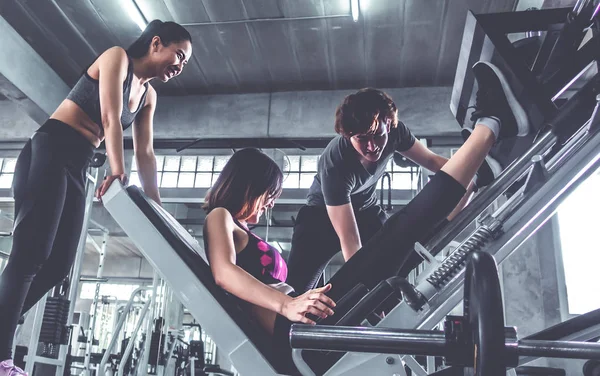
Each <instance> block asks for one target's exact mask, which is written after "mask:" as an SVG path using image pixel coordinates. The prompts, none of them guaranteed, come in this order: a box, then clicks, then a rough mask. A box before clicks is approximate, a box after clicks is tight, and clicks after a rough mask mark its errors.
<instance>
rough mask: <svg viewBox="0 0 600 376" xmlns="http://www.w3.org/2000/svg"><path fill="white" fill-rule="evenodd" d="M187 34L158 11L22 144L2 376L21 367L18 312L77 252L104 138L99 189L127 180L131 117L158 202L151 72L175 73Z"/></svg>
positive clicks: (1, 287) (1, 341)
mask: <svg viewBox="0 0 600 376" xmlns="http://www.w3.org/2000/svg"><path fill="white" fill-rule="evenodd" d="M191 41H192V38H191V36H190V34H189V33H188V32H187V31H186V30H185V28H183V27H182V26H181V25H179V24H176V23H174V22H161V21H159V20H155V21H152V22H151V23H150V24H149V25H148V26H147V28H146V29H145V30H144V32H143V33H142V35H141V36H140V37H139V38H138V40H137V41H136V42H134V43H133V44H132V45H131V46H130V47H129V49H127V51H125V50H124V49H122V48H120V47H113V48H110V49H108V50H106V51H105V52H104V53H103V54H101V55H100V56H99V57H98V58H97V59H96V60H95V61H94V62H93V63H92V64H91V65H90V66H89V67H88V69H87V70H86V72H85V74H84V75H83V76H82V77H81V78H80V80H79V81H78V82H77V84H76V85H75V87H73V89H72V90H71V92H70V93H69V95H68V97H67V99H65V100H64V101H63V102H62V103H61V104H60V105H59V107H58V108H57V109H56V111H55V112H54V113H53V114H52V115H51V117H50V119H49V120H48V121H46V123H44V125H42V126H41V127H40V128H39V129H38V130H37V131H36V132H35V133H34V135H33V136H32V137H31V139H30V140H29V141H28V142H27V143H26V144H25V147H24V148H23V150H22V151H21V154H20V155H19V158H18V160H17V165H16V168H15V175H14V182H13V191H14V198H15V213H14V216H15V223H14V230H13V245H12V252H11V255H10V259H9V262H8V264H7V266H6V268H5V269H4V272H3V273H2V276H0V376H5V375H11V376H18V375H25V372H23V370H21V369H19V368H18V367H16V366H14V364H13V362H12V360H11V359H10V358H11V350H12V343H13V336H14V333H15V329H16V326H17V322H18V319H19V317H20V316H21V314H22V313H25V312H27V311H28V310H29V309H30V308H31V307H33V306H34V305H35V304H36V303H37V301H38V300H39V299H40V298H42V296H44V295H45V294H46V292H47V291H48V290H50V289H51V288H52V287H54V286H55V285H56V284H57V283H59V282H60V281H61V280H62V279H64V278H65V276H66V275H67V274H68V272H69V270H70V268H71V265H72V263H73V260H74V259H75V254H76V252H77V244H78V241H79V236H80V233H81V227H82V225H83V215H84V211H85V176H86V170H87V168H88V165H89V162H90V159H91V157H92V156H93V154H94V149H95V148H97V147H98V146H99V145H100V143H101V142H102V141H103V140H105V141H106V151H107V154H108V159H109V163H110V170H111V175H109V176H107V177H106V178H105V180H104V182H103V183H102V185H101V186H100V188H99V189H98V192H97V196H98V197H99V198H100V197H101V196H102V195H103V194H104V193H105V191H106V189H107V188H108V187H109V186H110V184H111V183H112V182H113V181H114V180H116V179H118V180H121V181H122V182H123V183H125V182H126V180H127V178H126V175H125V163H124V160H123V130H124V129H126V128H127V127H129V126H130V125H132V124H134V129H133V130H134V132H133V134H134V145H135V156H136V160H137V165H138V169H139V175H140V180H141V183H142V187H143V189H144V191H145V192H146V194H147V195H148V196H149V197H151V198H152V199H154V200H155V201H157V202H158V203H160V197H159V194H158V186H157V181H156V180H157V179H156V176H157V175H156V161H155V158H154V150H153V147H152V118H153V116H154V109H155V107H156V92H155V91H154V89H153V88H152V86H150V85H149V81H151V80H152V79H155V78H156V79H159V80H161V81H163V82H167V81H168V80H170V79H171V78H174V77H176V76H177V75H179V73H181V71H182V69H183V67H184V66H185V64H186V63H187V61H188V59H189V58H190V56H191V54H192V44H191Z"/></svg>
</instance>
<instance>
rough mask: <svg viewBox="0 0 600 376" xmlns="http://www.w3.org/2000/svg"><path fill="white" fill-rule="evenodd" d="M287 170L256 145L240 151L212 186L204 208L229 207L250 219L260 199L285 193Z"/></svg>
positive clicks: (234, 155)
mask: <svg viewBox="0 0 600 376" xmlns="http://www.w3.org/2000/svg"><path fill="white" fill-rule="evenodd" d="M282 183H283V173H282V172H281V169H280V168H279V166H277V164H276V163H275V161H273V160H272V159H271V158H269V156H268V155H266V154H265V153H263V152H261V151H260V150H258V149H255V148H246V149H242V150H239V151H237V152H236V153H235V154H233V156H231V158H230V159H229V161H228V162H227V164H226V165H225V167H223V171H221V174H220V175H219V178H218V179H217V181H216V182H215V183H214V184H213V186H212V187H211V188H210V190H209V192H208V194H207V195H206V198H205V202H204V209H206V211H207V212H210V211H211V210H213V209H214V208H218V207H222V208H225V209H227V210H228V211H229V212H230V213H231V215H232V216H233V217H235V218H238V219H242V220H245V219H248V218H249V217H250V216H252V214H254V213H255V212H256V210H258V205H259V204H260V199H261V198H262V197H265V198H266V199H271V198H275V197H278V196H279V195H280V194H281V190H282V187H281V184H282Z"/></svg>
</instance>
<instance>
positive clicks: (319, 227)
mask: <svg viewBox="0 0 600 376" xmlns="http://www.w3.org/2000/svg"><path fill="white" fill-rule="evenodd" d="M340 249H341V247H340V241H339V239H338V237H337V234H336V232H335V229H334V228H333V225H332V224H331V221H330V220H329V215H328V214H327V209H326V208H325V207H317V206H303V207H302V208H301V209H300V211H299V212H298V217H297V218H296V224H295V225H294V234H293V235H292V249H291V250H290V256H289V258H288V261H287V264H288V277H287V280H286V283H287V284H289V285H290V286H292V287H293V288H294V290H296V292H297V293H299V294H303V293H304V292H306V291H308V290H310V289H312V288H314V286H315V285H316V284H317V282H318V281H319V278H321V274H322V273H323V269H324V268H325V266H326V265H327V262H329V260H330V259H331V258H332V257H333V256H334V255H335V254H336V253H338V252H339V251H340Z"/></svg>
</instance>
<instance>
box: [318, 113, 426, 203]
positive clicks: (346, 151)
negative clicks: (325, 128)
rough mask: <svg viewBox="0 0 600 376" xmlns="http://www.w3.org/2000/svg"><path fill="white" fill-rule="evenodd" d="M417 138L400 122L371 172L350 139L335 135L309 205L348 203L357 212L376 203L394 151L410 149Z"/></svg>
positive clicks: (324, 153)
mask: <svg viewBox="0 0 600 376" xmlns="http://www.w3.org/2000/svg"><path fill="white" fill-rule="evenodd" d="M414 143H415V137H414V136H413V134H412V133H411V132H410V130H409V129H408V128H407V127H406V126H405V125H404V124H403V123H402V122H398V127H397V128H394V129H392V130H391V131H390V133H389V138H388V143H387V145H386V146H385V148H384V149H383V152H382V153H381V158H379V160H378V161H377V163H376V165H375V166H374V167H373V169H372V170H371V172H369V171H367V169H366V168H365V167H364V166H363V164H362V163H360V159H359V154H358V152H357V151H356V150H355V149H354V147H353V146H352V144H351V143H350V140H349V139H346V138H344V137H342V136H336V137H335V138H334V139H333V140H331V142H329V144H328V145H327V147H326V148H325V150H324V151H323V154H321V158H320V159H319V164H318V167H317V174H316V175H315V179H314V181H313V184H312V185H311V187H310V189H309V191H308V196H307V201H308V202H307V205H309V206H325V205H328V206H340V205H345V204H347V203H349V202H351V203H352V207H353V209H354V210H357V211H360V210H364V209H366V208H369V207H371V206H373V205H375V204H376V203H377V196H376V194H375V190H376V189H377V182H378V181H379V179H380V178H381V177H382V176H383V174H384V173H385V168H386V166H387V164H388V161H389V160H390V159H391V158H392V157H393V154H394V153H395V152H403V151H406V150H408V149H410V148H411V147H412V146H413V145H414Z"/></svg>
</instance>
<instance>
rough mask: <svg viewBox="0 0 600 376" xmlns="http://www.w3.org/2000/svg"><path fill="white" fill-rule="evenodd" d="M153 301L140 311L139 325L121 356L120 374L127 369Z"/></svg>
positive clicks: (119, 375)
mask: <svg viewBox="0 0 600 376" xmlns="http://www.w3.org/2000/svg"><path fill="white" fill-rule="evenodd" d="M151 302H152V301H151V300H148V301H147V302H146V304H144V308H142V312H141V313H140V318H139V319H138V322H137V325H136V326H135V329H134V330H133V333H131V338H130V339H129V343H127V348H126V349H125V352H124V353H123V356H122V357H121V367H119V372H118V374H117V375H118V376H123V372H124V371H125V367H124V366H125V363H127V359H128V358H129V356H130V355H131V351H133V346H134V345H135V339H136V337H137V335H138V333H139V331H140V328H141V327H142V324H143V323H144V318H145V317H146V314H147V313H148V308H150V303H151Z"/></svg>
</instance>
